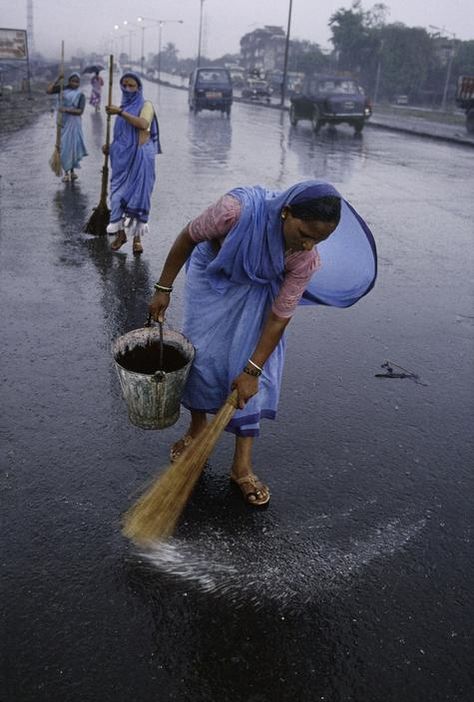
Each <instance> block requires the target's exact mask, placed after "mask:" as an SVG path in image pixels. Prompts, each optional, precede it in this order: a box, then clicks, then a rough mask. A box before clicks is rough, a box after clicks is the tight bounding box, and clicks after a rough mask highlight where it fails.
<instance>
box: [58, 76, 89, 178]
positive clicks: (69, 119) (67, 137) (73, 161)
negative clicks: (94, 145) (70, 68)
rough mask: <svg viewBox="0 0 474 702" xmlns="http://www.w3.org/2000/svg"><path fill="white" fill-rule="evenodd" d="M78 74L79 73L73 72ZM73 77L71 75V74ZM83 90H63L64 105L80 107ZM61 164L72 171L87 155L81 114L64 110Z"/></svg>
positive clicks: (65, 169)
mask: <svg viewBox="0 0 474 702" xmlns="http://www.w3.org/2000/svg"><path fill="white" fill-rule="evenodd" d="M72 75H78V74H74V73H73V74H72ZM70 78H71V76H70ZM81 98H82V99H83V100H84V102H85V98H83V97H82V92H81V91H80V90H79V89H78V88H77V89H72V88H64V91H63V107H73V108H75V109H78V108H79V107H80V102H81ZM61 119H62V127H61V166H62V167H63V170H64V171H70V170H71V169H73V168H80V166H79V162H80V161H81V160H82V159H83V158H84V156H87V151H86V145H85V142H84V136H83V133H82V117H81V115H71V114H68V113H67V112H63V113H62V115H61Z"/></svg>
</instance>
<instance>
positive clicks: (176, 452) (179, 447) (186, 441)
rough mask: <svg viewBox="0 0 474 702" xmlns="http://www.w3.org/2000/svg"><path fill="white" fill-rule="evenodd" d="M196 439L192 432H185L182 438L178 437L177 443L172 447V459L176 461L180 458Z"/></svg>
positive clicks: (172, 461)
mask: <svg viewBox="0 0 474 702" xmlns="http://www.w3.org/2000/svg"><path fill="white" fill-rule="evenodd" d="M193 441H194V437H193V436H191V434H185V435H184V436H183V437H182V438H181V439H178V441H176V443H174V444H173V446H172V447H171V448H170V460H171V463H174V462H175V461H177V460H178V458H179V457H180V456H181V454H182V453H183V452H184V451H185V449H187V448H188V446H190V445H191V444H192V443H193Z"/></svg>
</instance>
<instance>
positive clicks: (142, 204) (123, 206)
mask: <svg viewBox="0 0 474 702" xmlns="http://www.w3.org/2000/svg"><path fill="white" fill-rule="evenodd" d="M120 89H121V91H122V101H121V103H120V107H117V106H116V105H108V106H107V107H106V108H105V109H106V112H107V114H110V115H117V119H116V121H115V125H114V138H113V142H112V144H111V145H110V165H111V168H112V179H111V182H110V209H111V212H110V224H109V226H108V227H107V232H108V233H109V234H115V235H116V236H115V239H114V241H113V242H112V245H111V248H112V249H113V250H114V251H118V250H119V249H120V248H121V247H122V246H123V245H124V244H125V243H126V241H127V237H128V236H131V237H133V253H134V254H141V253H142V252H143V245H142V242H141V238H142V236H143V235H144V234H145V233H147V232H148V224H147V222H148V216H149V214H150V201H151V193H152V191H153V186H154V184H155V156H156V155H157V154H159V153H161V146H160V136H159V127H158V120H157V118H156V115H155V110H154V108H153V105H152V103H151V102H149V101H148V100H145V99H144V97H143V88H142V82H141V80H140V78H139V76H138V75H137V74H136V73H132V72H128V73H124V74H123V76H122V77H121V79H120ZM105 148H106V147H105V146H104V148H103V150H104V152H105Z"/></svg>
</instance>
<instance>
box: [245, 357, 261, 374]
mask: <svg viewBox="0 0 474 702" xmlns="http://www.w3.org/2000/svg"><path fill="white" fill-rule="evenodd" d="M247 363H250V365H251V366H253V367H254V368H256V370H258V371H260V373H263V368H261V367H260V366H257V364H256V363H254V361H252V359H251V358H249V360H248V361H247Z"/></svg>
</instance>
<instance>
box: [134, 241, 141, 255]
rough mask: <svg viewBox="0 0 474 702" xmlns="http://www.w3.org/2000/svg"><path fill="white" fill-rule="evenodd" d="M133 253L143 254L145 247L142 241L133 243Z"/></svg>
mask: <svg viewBox="0 0 474 702" xmlns="http://www.w3.org/2000/svg"><path fill="white" fill-rule="evenodd" d="M133 253H134V254H141V253H143V246H142V242H141V241H134V242H133Z"/></svg>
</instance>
